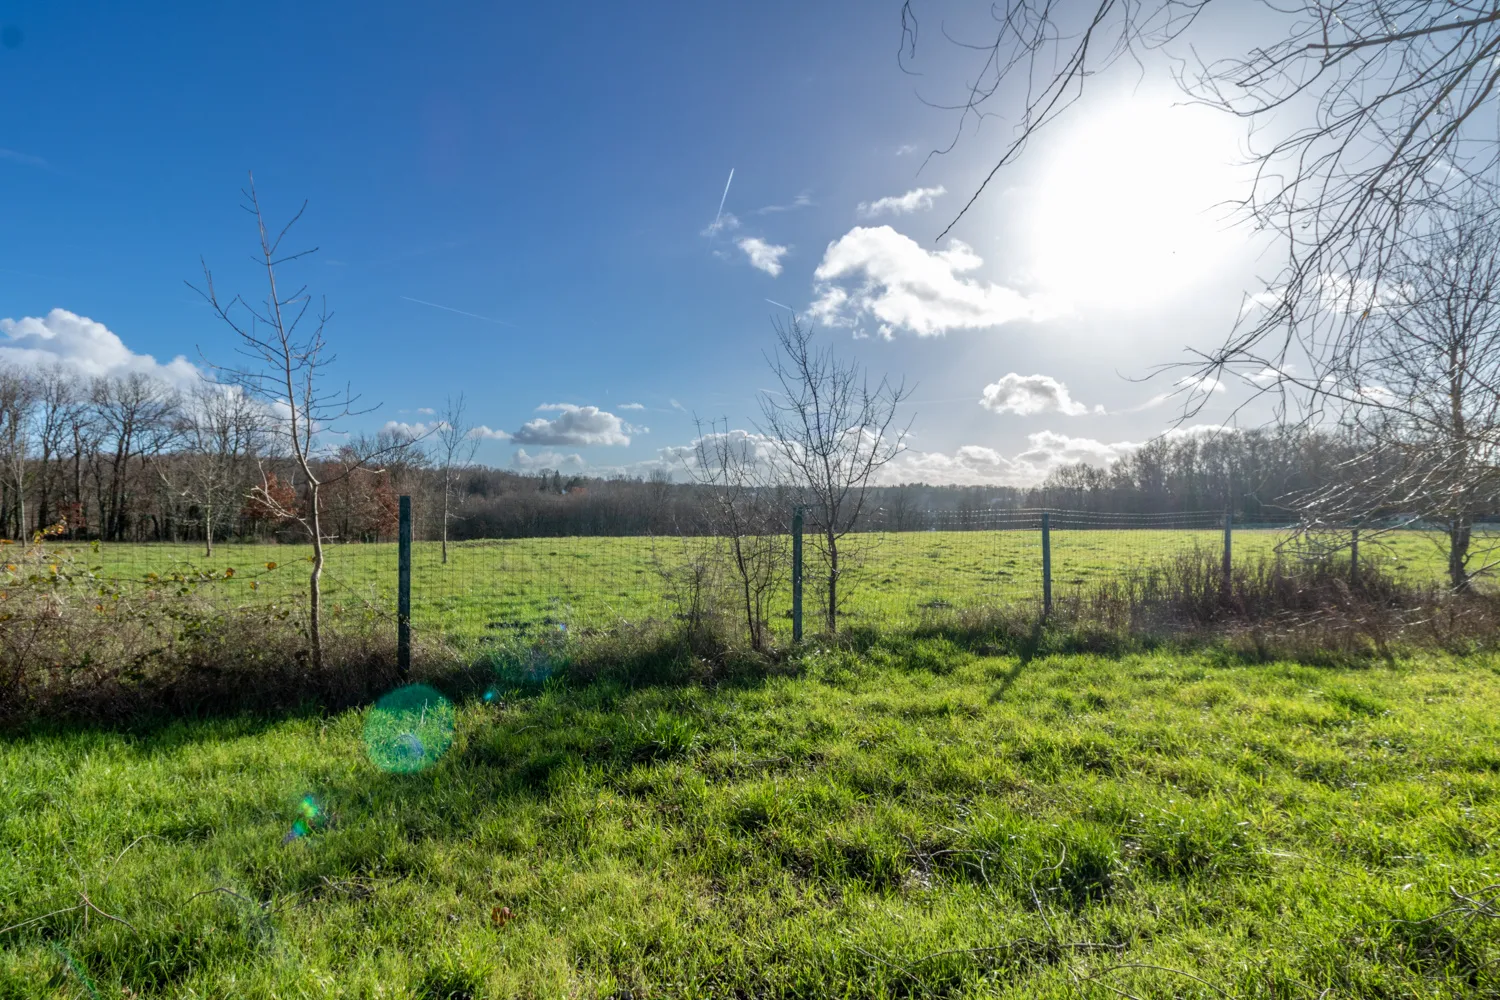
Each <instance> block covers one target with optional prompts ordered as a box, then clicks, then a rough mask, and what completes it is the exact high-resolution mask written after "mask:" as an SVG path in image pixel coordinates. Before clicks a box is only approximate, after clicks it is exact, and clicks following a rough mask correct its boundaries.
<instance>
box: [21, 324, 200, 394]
mask: <svg viewBox="0 0 1500 1000" xmlns="http://www.w3.org/2000/svg"><path fill="white" fill-rule="evenodd" d="M0 334H4V335H5V339H0V360H3V361H5V362H8V363H10V364H13V365H18V366H21V367H28V368H30V367H38V366H42V365H49V364H57V363H61V364H64V365H67V366H68V367H70V368H73V369H75V370H76V371H77V372H78V373H79V374H81V375H85V376H113V375H127V374H130V373H132V372H141V373H144V374H147V375H154V376H156V377H157V378H160V379H162V380H163V381H166V382H169V383H171V384H173V385H176V386H178V387H181V388H186V387H188V386H190V385H193V384H195V383H197V382H198V381H199V379H200V372H199V371H198V368H197V366H195V365H194V364H193V363H192V362H190V361H188V360H187V358H185V357H183V356H182V355H180V354H179V355H178V356H177V357H175V358H173V359H172V360H171V361H169V362H167V363H166V364H161V363H160V362H158V361H157V360H156V359H155V358H154V357H152V356H151V355H149V354H136V353H135V352H134V351H132V350H130V348H128V347H126V346H125V342H124V341H123V340H121V339H120V338H119V336H118V335H117V334H115V333H113V332H112V331H110V329H109V328H108V327H106V326H105V325H104V324H103V323H96V322H95V321H94V320H91V319H89V318H88V317H87V316H79V315H78V314H77V313H71V312H69V311H68V310H66V309H53V310H52V311H51V312H49V313H48V314H47V315H46V316H44V317H37V316H24V317H22V318H21V319H0Z"/></svg>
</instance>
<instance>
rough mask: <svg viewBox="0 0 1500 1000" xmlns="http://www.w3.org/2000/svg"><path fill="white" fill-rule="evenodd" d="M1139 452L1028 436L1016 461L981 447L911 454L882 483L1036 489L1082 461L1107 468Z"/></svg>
mask: <svg viewBox="0 0 1500 1000" xmlns="http://www.w3.org/2000/svg"><path fill="white" fill-rule="evenodd" d="M1139 447H1140V445H1139V444H1138V443H1136V442H1131V441H1116V442H1113V443H1108V442H1104V441H1096V440H1094V439H1093V438H1082V437H1071V436H1069V435H1067V434H1059V433H1057V432H1056V431H1038V432H1037V433H1035V434H1030V435H1028V436H1027V447H1026V448H1025V449H1024V450H1022V451H1021V452H1020V453H1019V454H1016V455H1010V456H1007V455H1003V454H1001V453H1000V452H999V451H996V450H995V449H994V448H988V447H985V446H983V445H975V444H967V445H963V446H961V447H959V448H958V449H956V450H955V451H953V452H952V453H948V452H941V451H917V450H915V449H913V450H911V451H906V452H903V453H902V454H900V455H898V456H897V457H896V458H895V460H894V461H892V462H890V463H889V464H887V465H886V466H885V467H884V468H882V469H881V470H880V481H881V482H882V483H886V484H892V483H916V482H925V483H931V484H933V485H946V484H953V485H956V486H1034V485H1036V484H1037V483H1040V482H1041V481H1042V480H1043V479H1046V478H1047V474H1048V473H1049V472H1051V471H1052V470H1053V469H1055V468H1058V467H1059V466H1063V465H1074V464H1076V463H1078V462H1087V463H1089V464H1090V465H1095V466H1100V467H1102V466H1107V465H1110V464H1112V463H1113V462H1116V461H1118V460H1119V459H1121V458H1123V457H1125V456H1126V455H1128V454H1130V453H1131V452H1132V451H1134V450H1135V449H1137V448H1139Z"/></svg>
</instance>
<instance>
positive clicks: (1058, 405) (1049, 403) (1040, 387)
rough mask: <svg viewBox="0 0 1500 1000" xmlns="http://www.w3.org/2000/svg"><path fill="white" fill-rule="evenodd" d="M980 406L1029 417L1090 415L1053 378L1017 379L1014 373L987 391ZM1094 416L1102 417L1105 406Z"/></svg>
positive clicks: (1018, 376)
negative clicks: (1031, 415)
mask: <svg viewBox="0 0 1500 1000" xmlns="http://www.w3.org/2000/svg"><path fill="white" fill-rule="evenodd" d="M979 405H980V406H982V407H984V408H985V409H987V410H991V411H993V412H995V413H1015V414H1018V415H1019V416H1023V417H1024V416H1027V415H1029V414H1032V413H1061V414H1063V415H1064V416H1069V417H1077V416H1081V415H1082V414H1085V413H1087V412H1089V408H1088V407H1087V406H1085V405H1084V404H1082V403H1080V402H1078V401H1077V400H1076V399H1074V398H1073V397H1072V395H1070V394H1069V392H1068V387H1067V386H1066V385H1063V384H1062V383H1061V382H1059V381H1058V380H1057V379H1055V378H1053V377H1052V376H1051V375H1018V374H1017V373H1015V372H1011V373H1010V374H1009V375H1005V376H1003V377H1002V378H1001V379H1000V381H998V382H992V383H990V384H989V385H987V386H985V387H984V397H983V398H982V399H980V401H979ZM1094 409H1095V412H1098V413H1103V412H1104V408H1103V407H1102V406H1099V407H1095V408H1094Z"/></svg>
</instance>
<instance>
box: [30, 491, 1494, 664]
mask: <svg viewBox="0 0 1500 1000" xmlns="http://www.w3.org/2000/svg"><path fill="white" fill-rule="evenodd" d="M399 508H400V517H399V521H398V526H397V534H396V537H394V538H387V539H383V540H375V541H366V542H349V543H341V542H340V543H328V544H326V545H325V557H326V562H325V569H324V577H323V594H324V616H325V620H328V621H330V622H336V621H338V620H340V618H341V617H348V616H356V615H357V616H365V617H371V616H373V617H376V618H378V619H382V620H386V621H388V620H389V619H392V618H394V619H395V622H394V625H395V627H396V629H397V631H398V641H399V643H400V645H401V646H402V648H403V649H404V650H409V648H410V643H411V641H412V636H413V634H414V633H416V634H419V635H426V636H429V637H441V638H443V639H444V640H451V641H454V642H462V643H476V642H477V643H484V642H503V641H509V640H512V639H515V640H520V641H523V642H535V641H540V640H541V639H544V638H546V637H547V635H548V634H549V633H550V634H552V635H553V638H556V634H558V633H562V634H566V633H569V632H573V633H576V632H579V631H587V630H591V629H598V628H610V627H614V626H617V625H619V624H620V623H639V622H642V621H646V620H651V619H664V618H671V617H674V616H677V617H690V616H692V615H694V614H698V613H702V612H703V611H704V609H705V606H706V605H705V602H708V603H713V602H717V603H718V606H719V607H720V609H721V610H723V611H724V612H725V613H726V614H728V615H730V617H731V618H732V617H733V615H735V614H739V615H740V616H741V619H742V620H743V619H744V617H745V616H746V612H745V610H744V608H743V604H744V602H745V595H744V592H743V591H744V588H743V587H742V586H740V584H741V582H742V581H741V578H740V577H739V575H738V564H737V560H738V559H740V558H741V557H743V556H745V555H746V553H745V552H744V551H742V550H741V551H737V550H736V547H735V540H733V539H728V538H722V537H713V536H682V537H678V536H671V537H666V536H656V537H651V536H641V537H622V536H588V537H582V536H579V537H556V536H547V537H538V538H506V539H480V540H468V541H462V542H453V541H450V542H449V543H448V544H447V546H446V551H445V549H444V546H443V544H442V543H441V541H439V539H440V538H441V535H442V530H441V529H442V516H443V515H442V512H441V511H440V510H438V509H436V506H435V505H425V504H418V503H416V502H414V501H413V499H412V498H410V497H406V498H401V499H400V501H399ZM787 522H788V523H787V533H786V534H784V535H781V536H775V537H766V538H759V539H750V540H741V541H742V542H744V543H745V544H744V546H743V547H742V548H750V549H755V551H753V552H750V553H749V556H750V558H751V559H752V561H753V559H755V558H762V557H764V560H765V567H766V572H765V574H764V576H763V577H762V578H760V579H759V580H758V582H757V587H758V588H759V589H758V590H757V591H756V593H755V594H753V595H751V596H752V598H753V599H754V600H752V604H754V605H755V606H754V607H753V608H752V609H751V612H752V613H754V614H759V615H761V616H762V620H764V621H766V622H768V627H769V629H770V631H771V632H772V633H775V634H778V635H780V636H781V637H782V638H783V639H784V640H785V639H790V640H791V641H798V640H800V638H801V637H802V636H803V635H804V634H806V632H807V631H809V630H810V631H820V630H822V629H824V628H826V627H827V625H828V622H829V619H830V617H831V618H832V619H833V620H834V621H835V622H836V623H837V626H838V627H839V628H843V627H845V626H846V625H869V624H875V625H889V624H899V623H901V622H905V621H913V620H917V619H920V618H922V617H923V616H925V615H930V614H931V613H933V612H937V611H942V610H945V609H962V608H969V607H992V606H996V605H1001V604H1023V605H1024V604H1031V605H1034V606H1035V607H1036V608H1037V610H1038V612H1039V613H1042V614H1045V613H1047V612H1049V611H1050V610H1052V609H1053V607H1054V606H1055V605H1056V603H1057V602H1058V601H1059V600H1065V599H1067V598H1069V597H1070V596H1071V595H1075V594H1078V593H1082V592H1083V591H1084V590H1085V589H1086V588H1089V587H1092V586H1094V585H1097V584H1102V583H1107V582H1109V581H1112V580H1120V579H1125V578H1127V577H1130V576H1131V575H1133V574H1137V573H1139V572H1140V571H1142V570H1143V569H1145V568H1147V567H1150V566H1155V565H1159V564H1161V563H1163V562H1166V561H1170V560H1173V559H1176V558H1179V557H1181V556H1184V555H1188V554H1192V553H1195V552H1196V553H1199V554H1204V553H1207V554H1212V555H1215V556H1217V557H1218V558H1220V559H1221V567H1222V569H1221V573H1222V574H1223V579H1224V580H1225V581H1226V583H1227V580H1228V578H1229V574H1230V573H1232V572H1233V570H1234V568H1235V567H1236V566H1243V565H1248V564H1250V563H1251V562H1253V561H1254V560H1256V559H1258V558H1260V557H1262V556H1265V555H1269V554H1271V553H1282V554H1286V555H1287V556H1289V557H1293V558H1306V559H1309V560H1323V561H1326V560H1328V559H1339V560H1341V559H1342V558H1344V556H1343V555H1342V554H1341V553H1342V552H1343V550H1344V549H1348V556H1347V558H1348V559H1349V563H1348V567H1349V568H1348V573H1349V577H1350V579H1351V580H1357V579H1358V578H1359V575H1360V574H1361V572H1362V568H1363V567H1365V566H1370V565H1373V564H1375V563H1377V562H1378V563H1379V564H1380V566H1381V568H1382V570H1388V571H1390V572H1392V573H1393V574H1394V575H1397V576H1403V575H1404V576H1405V577H1406V578H1408V579H1412V580H1415V581H1419V582H1438V581H1441V580H1443V579H1445V574H1446V561H1445V559H1444V558H1443V557H1442V556H1441V553H1440V551H1439V550H1440V546H1435V545H1432V544H1429V540H1431V539H1433V538H1434V537H1436V536H1435V535H1434V533H1433V532H1432V531H1431V530H1423V529H1424V528H1425V527H1427V526H1423V525H1420V524H1415V525H1413V524H1408V523H1406V522H1402V523H1400V524H1396V525H1384V524H1382V525H1380V526H1374V525H1365V526H1349V527H1345V528H1342V529H1339V528H1337V527H1330V528H1328V529H1327V530H1325V531H1322V532H1321V533H1318V532H1314V533H1312V534H1309V535H1306V536H1299V537H1297V538H1296V540H1295V543H1294V542H1293V540H1292V539H1293V536H1292V533H1291V530H1290V528H1289V526H1287V525H1284V524H1283V525H1257V524H1234V523H1233V522H1232V520H1231V519H1230V517H1229V515H1228V513H1227V512H1226V511H1222V510H1220V511H1213V510H1196V511H1182V512H1174V513H1117V512H1104V511H1087V510H1056V509H1040V508H1034V509H1003V510H997V509H989V508H983V509H971V510H912V509H905V510H897V509H884V510H875V511H871V512H870V513H869V516H868V518H867V523H866V524H862V525H861V530H860V531H859V532H857V533H852V534H849V535H846V536H844V537H843V538H842V539H840V540H839V541H838V546H839V551H838V564H839V570H838V572H837V573H836V574H835V573H834V572H833V571H832V568H831V567H832V561H831V553H830V552H828V551H827V548H828V546H827V542H826V540H825V539H823V538H822V537H821V536H820V535H818V534H817V532H816V530H815V526H814V525H813V524H812V523H811V518H810V517H807V516H805V514H804V512H802V511H798V510H789V511H788V518H787ZM1479 531H1480V529H1478V528H1476V535H1478V533H1479ZM1485 537H1486V539H1487V541H1486V543H1485V544H1486V545H1489V544H1492V541H1490V540H1493V539H1495V538H1500V535H1490V534H1486V536H1485ZM44 549H45V551H44V552H40V554H25V553H29V552H30V549H29V547H26V546H19V545H17V546H13V547H10V548H9V549H8V551H9V552H10V553H11V561H10V562H8V563H5V564H3V566H0V569H3V571H4V572H6V573H9V574H11V576H12V577H16V576H19V575H22V574H26V573H40V574H42V575H44V576H45V575H46V574H47V573H48V572H49V571H50V572H54V573H57V574H60V575H69V574H73V575H83V576H87V577H88V579H89V580H90V581H91V583H90V586H95V585H97V588H98V590H99V592H100V597H99V599H100V600H109V599H129V600H140V601H161V602H167V601H170V600H171V599H173V598H174V597H175V596H176V595H177V594H179V593H183V594H186V593H192V594H196V595H197V596H198V597H200V598H201V599H203V600H205V601H208V602H211V603H212V604H213V605H217V606H220V607H223V608H225V609H233V608H244V607H261V608H267V609H270V610H273V611H276V612H277V613H281V612H282V611H285V612H286V613H300V610H301V609H302V608H304V607H305V600H306V595H307V586H308V580H307V577H308V570H309V569H310V566H309V562H308V560H309V559H310V556H309V555H307V551H308V550H307V548H305V547H299V546H292V545H288V544H275V543H270V544H266V543H258V544H245V543H240V542H220V543H218V544H216V546H215V550H214V555H213V556H212V558H209V557H207V556H206V554H205V553H204V550H203V548H202V547H201V545H188V544H181V545H174V544H171V543H150V544H135V545H132V544H102V545H101V544H100V543H90V542H72V541H66V540H47V541H46V543H45V545H44ZM28 559H29V560H30V562H28V563H26V565H24V566H23V565H19V563H22V562H25V561H26V560H28ZM53 567H55V569H54V568H53ZM830 583H834V584H836V587H831V586H830ZM831 590H832V591H833V592H834V593H835V594H836V596H837V600H836V601H834V602H832V603H834V605H835V606H833V607H832V608H830V606H829V605H830V599H829V593H830V591H831ZM106 591H109V592H111V593H112V594H113V595H114V596H113V597H111V596H108V595H106V594H105V592H106ZM92 599H93V598H91V600H92ZM756 602H758V603H756ZM737 609H738V610H737ZM381 627H387V626H381ZM549 641H550V640H549ZM407 656H409V653H404V654H403V661H404V660H405V659H406V658H407Z"/></svg>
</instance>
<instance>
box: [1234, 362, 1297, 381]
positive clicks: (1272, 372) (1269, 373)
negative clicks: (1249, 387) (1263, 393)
mask: <svg viewBox="0 0 1500 1000" xmlns="http://www.w3.org/2000/svg"><path fill="white" fill-rule="evenodd" d="M1296 372H1297V366H1296V365H1283V366H1282V367H1280V368H1272V367H1271V366H1270V365H1266V366H1265V367H1264V368H1262V369H1261V370H1260V371H1258V372H1256V373H1255V374H1254V375H1246V376H1245V378H1247V379H1249V380H1250V381H1251V382H1254V383H1255V384H1256V385H1270V384H1271V383H1272V382H1276V381H1279V380H1281V379H1284V378H1291V377H1292V376H1293V375H1295V374H1296Z"/></svg>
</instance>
